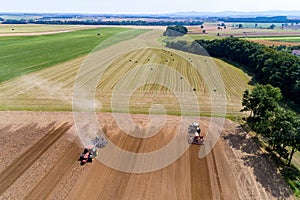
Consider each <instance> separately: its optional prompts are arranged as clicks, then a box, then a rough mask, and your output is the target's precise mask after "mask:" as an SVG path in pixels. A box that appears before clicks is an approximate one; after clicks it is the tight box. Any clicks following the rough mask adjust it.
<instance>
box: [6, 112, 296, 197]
mask: <svg viewBox="0 0 300 200" xmlns="http://www.w3.org/2000/svg"><path fill="white" fill-rule="evenodd" d="M124 117H125V116H124ZM132 118H133V120H134V121H135V122H137V125H145V124H147V123H149V118H148V116H146V115H132ZM98 120H99V121H100V126H101V127H105V130H106V131H105V132H106V135H107V136H108V138H109V140H110V142H112V143H115V144H116V145H118V146H119V147H121V148H122V149H126V150H128V151H132V152H149V151H154V150H155V149H158V148H160V147H161V145H162V144H166V143H168V142H169V141H170V140H171V139H172V138H173V137H174V136H175V134H174V133H175V132H176V129H177V128H178V126H179V123H178V122H179V121H180V117H176V116H168V117H167V120H166V124H165V126H164V127H163V128H162V130H161V131H160V132H159V133H158V134H157V135H155V136H153V137H151V138H147V139H137V138H133V137H131V136H128V135H126V134H125V133H124V132H122V131H121V130H120V129H119V128H118V126H117V124H116V122H115V121H114V118H113V116H112V114H99V115H98ZM210 120H211V119H210V118H206V117H203V118H201V120H200V123H201V127H202V130H203V132H204V133H205V132H207V130H208V126H209V124H210ZM33 121H34V122H35V123H36V124H35V125H34V126H31V124H32V122H33ZM72 121H73V115H72V113H55V112H52V113H46V112H1V115H0V138H1V139H3V138H4V139H5V141H3V140H1V141H0V143H1V144H4V143H5V142H6V143H9V145H8V144H6V145H0V152H1V154H0V160H1V163H2V165H1V168H0V181H1V182H0V186H1V187H0V199H1V200H2V199H72V200H73V199H155V200H156V199H293V195H292V192H291V191H290V189H289V188H288V186H287V185H286V184H285V182H284V180H283V178H282V177H281V176H280V175H278V174H277V169H276V167H275V165H273V164H272V162H271V161H269V159H268V157H267V156H266V155H264V154H263V153H262V152H261V151H260V149H259V148H258V147H257V146H256V145H255V143H254V142H253V140H252V139H251V138H248V135H247V134H246V133H245V132H237V131H236V128H237V125H236V124H234V123H233V122H231V121H229V120H226V122H225V126H224V129H223V131H222V135H221V137H220V138H219V140H218V142H217V144H216V145H215V147H214V148H213V151H212V152H211V153H209V154H208V156H206V157H205V158H203V159H199V158H198V153H199V150H200V148H203V146H195V145H193V146H190V148H189V149H188V150H187V151H186V152H185V153H184V154H183V155H182V156H181V157H180V158H179V159H178V160H176V161H175V162H173V163H172V164H170V165H169V166H167V167H165V168H163V169H160V170H157V171H154V172H149V173H142V174H134V173H125V172H121V171H117V170H115V169H111V168H109V167H107V166H105V165H104V164H102V163H101V162H100V161H97V160H96V161H95V162H93V163H88V164H87V165H85V166H80V164H79V162H78V160H77V159H78V156H79V154H80V152H81V150H82V147H81V145H80V142H79V141H78V137H77V136H76V134H75V129H74V123H73V122H72ZM24 130H26V131H24ZM43 130H44V131H43ZM138 130H141V129H137V131H138ZM21 133H23V136H22V137H21V138H20V137H16V136H19V135H20V134H21ZM3 136H5V137H3ZM21 141H23V143H21ZM30 141H32V142H30ZM20 144H23V145H22V147H23V148H22V149H23V150H22V151H19V152H18V151H15V146H18V145H20ZM205 145H210V141H206V142H205ZM4 148H5V149H4ZM100 151H101V149H100ZM12 152H13V154H14V157H12V158H13V159H12V161H9V162H4V163H3V162H2V161H7V160H5V159H4V158H6V157H7V156H9V154H11V153H12ZM114 156H117V155H114ZM164 156H166V155H162V159H164V158H163V157H164ZM6 163H7V164H6Z"/></svg>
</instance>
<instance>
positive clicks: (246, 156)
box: [224, 132, 294, 199]
mask: <svg viewBox="0 0 300 200" xmlns="http://www.w3.org/2000/svg"><path fill="white" fill-rule="evenodd" d="M224 139H225V140H226V141H228V143H229V145H230V146H231V147H232V148H234V149H237V150H240V151H241V152H242V154H243V156H242V160H243V161H244V165H245V166H247V167H251V168H253V171H254V175H255V177H256V181H258V182H259V183H260V184H261V185H262V187H263V188H264V189H265V190H266V191H268V192H269V193H270V194H271V195H272V196H273V197H275V198H277V199H286V198H288V197H291V196H293V195H294V194H293V192H292V190H291V189H290V188H289V186H288V185H287V184H286V182H285V180H284V178H283V177H282V176H281V174H280V173H279V169H278V166H276V164H275V162H274V161H273V160H272V159H271V156H270V155H269V154H265V153H263V152H262V151H261V150H260V148H259V146H258V145H257V144H256V143H255V141H254V140H253V138H248V136H247V133H246V132H243V133H229V134H227V135H225V136H224Z"/></svg>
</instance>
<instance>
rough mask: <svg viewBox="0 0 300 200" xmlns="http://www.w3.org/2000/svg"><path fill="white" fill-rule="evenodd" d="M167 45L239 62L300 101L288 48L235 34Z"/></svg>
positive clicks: (297, 63)
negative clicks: (235, 36) (269, 45)
mask: <svg viewBox="0 0 300 200" xmlns="http://www.w3.org/2000/svg"><path fill="white" fill-rule="evenodd" d="M166 45H167V47H170V48H174V49H179V50H183V51H188V52H192V53H196V54H202V55H205V54H206V52H207V53H208V54H209V55H210V56H213V57H218V58H223V59H226V60H229V61H233V62H235V63H238V64H240V65H242V66H243V67H244V68H245V69H246V70H247V71H249V72H252V73H253V74H254V79H255V80H256V81H258V82H260V83H262V84H271V85H272V86H274V87H279V88H280V89H281V91H282V93H283V95H284V97H286V98H288V99H290V100H292V101H294V102H295V103H297V104H300V58H299V57H297V56H294V55H292V54H291V53H289V52H283V51H277V50H275V49H272V48H270V47H267V46H265V45H262V44H258V43H255V42H250V41H247V40H241V39H238V38H233V37H230V38H225V39H217V40H211V41H209V40H195V41H193V42H192V43H188V42H186V41H175V42H174V41H173V42H172V41H169V42H166Z"/></svg>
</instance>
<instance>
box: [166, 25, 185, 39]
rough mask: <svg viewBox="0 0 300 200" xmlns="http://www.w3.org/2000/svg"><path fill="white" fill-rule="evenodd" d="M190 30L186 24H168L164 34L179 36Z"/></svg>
mask: <svg viewBox="0 0 300 200" xmlns="http://www.w3.org/2000/svg"><path fill="white" fill-rule="evenodd" d="M187 32H188V29H187V28H186V27H185V26H168V27H167V29H166V31H165V32H164V36H169V37H177V36H183V35H184V34H186V33H187Z"/></svg>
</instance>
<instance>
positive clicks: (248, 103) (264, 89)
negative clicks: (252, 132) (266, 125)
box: [241, 84, 282, 117]
mask: <svg viewBox="0 0 300 200" xmlns="http://www.w3.org/2000/svg"><path fill="white" fill-rule="evenodd" d="M281 98H282V95H281V91H280V89H279V88H276V87H273V86H272V85H269V84H268V85H260V84H258V85H256V86H255V87H254V89H253V90H252V92H251V93H250V92H249V91H248V90H246V91H245V92H244V94H243V99H242V105H243V109H242V110H241V111H242V112H243V111H250V112H251V117H252V113H253V117H257V116H259V117H263V116H264V115H265V114H266V113H267V111H274V110H275V109H276V108H277V107H278V101H279V100H281Z"/></svg>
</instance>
